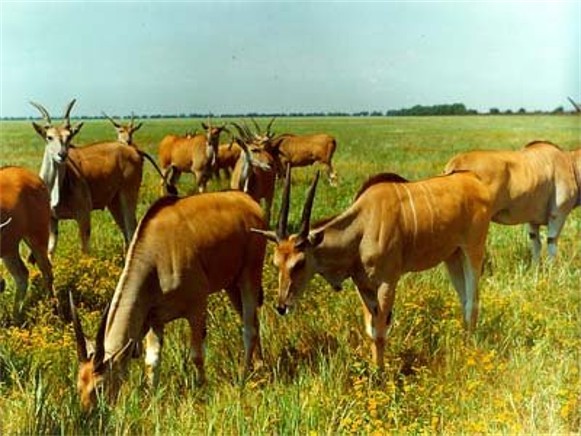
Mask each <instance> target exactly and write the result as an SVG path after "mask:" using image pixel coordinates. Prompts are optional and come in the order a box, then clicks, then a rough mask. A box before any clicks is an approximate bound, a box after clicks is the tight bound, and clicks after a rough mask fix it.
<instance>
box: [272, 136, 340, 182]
mask: <svg viewBox="0 0 581 436" xmlns="http://www.w3.org/2000/svg"><path fill="white" fill-rule="evenodd" d="M272 146H273V147H275V148H276V149H277V150H278V152H279V155H280V162H281V165H280V166H279V170H282V169H283V168H284V167H285V166H286V165H287V164H290V166H291V167H303V166H307V165H312V164H314V163H316V162H317V163H319V164H321V165H323V167H324V168H325V171H326V173H327V178H328V180H329V184H330V185H331V186H335V185H336V183H337V173H336V172H335V170H334V169H333V164H332V162H331V160H332V159H333V154H334V153H335V149H336V148H337V141H336V140H335V138H334V137H332V136H331V135H327V134H325V133H320V134H315V135H294V134H290V133H284V134H280V135H277V136H276V137H274V138H273V139H272ZM281 172H282V171H281Z"/></svg>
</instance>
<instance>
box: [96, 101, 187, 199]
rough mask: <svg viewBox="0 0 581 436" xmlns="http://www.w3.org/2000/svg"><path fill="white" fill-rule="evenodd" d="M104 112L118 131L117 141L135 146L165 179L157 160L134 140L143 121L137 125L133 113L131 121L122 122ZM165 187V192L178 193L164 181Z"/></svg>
mask: <svg viewBox="0 0 581 436" xmlns="http://www.w3.org/2000/svg"><path fill="white" fill-rule="evenodd" d="M102 113H103V116H104V117H105V118H107V119H108V120H109V121H110V122H111V124H113V127H114V128H115V131H116V132H117V142H119V143H121V144H124V145H128V146H130V147H133V148H135V150H136V151H137V153H139V155H140V156H141V157H143V158H145V159H147V160H148V161H149V162H150V163H151V165H153V169H155V171H157V173H158V174H159V176H160V177H161V178H162V181H163V180H164V175H163V173H162V171H161V170H160V169H159V166H158V165H157V163H156V162H155V160H154V159H153V158H152V157H151V156H150V155H149V154H148V153H146V152H145V151H143V150H141V149H139V147H138V146H137V144H135V142H134V141H133V134H134V133H135V132H136V131H138V130H139V129H140V128H141V126H142V125H143V123H139V124H137V125H135V119H134V116H133V114H131V121H130V122H129V123H128V124H121V123H120V122H118V121H115V120H114V119H113V118H111V117H110V116H109V115H107V114H106V113H105V112H102ZM164 189H165V192H164V194H170V195H177V190H176V189H175V187H174V186H171V185H169V184H166V183H164Z"/></svg>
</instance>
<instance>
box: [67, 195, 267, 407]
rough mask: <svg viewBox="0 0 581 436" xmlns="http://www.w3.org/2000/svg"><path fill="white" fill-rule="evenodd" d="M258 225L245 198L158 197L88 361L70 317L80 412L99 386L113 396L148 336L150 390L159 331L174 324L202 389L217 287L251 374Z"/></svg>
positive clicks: (258, 215)
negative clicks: (186, 338)
mask: <svg viewBox="0 0 581 436" xmlns="http://www.w3.org/2000/svg"><path fill="white" fill-rule="evenodd" d="M255 227H258V228H259V229H264V228H265V227H266V226H265V223H264V218H263V213H262V210H261V209H260V207H259V206H258V205H257V204H256V202H254V200H252V198H250V196H248V195H247V194H245V193H243V192H237V191H225V192H215V193H206V194H200V195H193V196H190V197H185V198H178V197H163V198H161V199H159V200H158V201H157V202H156V203H154V204H153V206H151V208H150V209H149V210H148V211H147V212H146V214H145V216H144V217H143V219H142V220H141V222H140V224H139V226H138V228H137V231H136V233H135V235H134V237H133V240H132V241H131V245H130V247H129V250H128V253H127V258H126V261H125V267H124V269H123V272H122V274H121V277H120V279H119V283H118V284H117V288H116V290H115V293H114V295H113V299H112V301H111V305H110V310H109V312H108V315H107V316H106V317H105V318H104V319H103V320H102V323H101V327H100V328H99V332H100V333H99V334H98V335H97V341H96V345H95V349H96V351H95V353H94V354H93V355H92V356H90V355H89V354H88V353H87V348H86V344H85V338H84V335H83V333H82V328H81V326H80V323H79V322H78V317H76V316H75V317H74V318H73V320H74V325H75V333H76V339H77V352H78V357H79V359H80V363H81V366H80V368H79V377H78V390H79V393H80V397H81V402H82V404H83V406H84V407H86V408H90V406H91V405H92V404H93V403H94V402H95V389H96V388H97V387H99V386H102V385H109V389H111V392H110V393H111V394H114V391H115V388H116V386H115V385H116V383H114V381H115V380H117V379H118V376H119V374H122V372H123V371H122V369H123V368H124V367H125V364H126V358H127V357H128V355H129V354H131V353H130V350H131V348H132V344H134V343H137V342H139V341H141V339H142V338H143V337H144V335H145V334H146V333H147V336H146V350H145V364H146V368H147V372H148V376H149V381H150V382H151V384H152V385H154V386H155V385H156V383H157V379H158V369H159V363H160V357H161V348H162V342H163V329H164V325H165V324H167V323H168V322H170V321H172V320H174V319H177V318H185V319H187V320H188V322H189V324H190V328H191V354H192V357H193V360H194V363H195V366H196V369H197V372H198V380H199V381H200V382H201V383H203V382H204V379H205V375H204V356H203V349H204V338H205V336H206V316H207V305H208V296H209V295H210V294H211V293H214V292H217V291H220V290H221V289H225V290H226V293H227V294H228V297H229V298H230V301H231V303H232V305H233V306H234V308H235V309H236V311H237V312H238V314H239V315H240V316H241V318H242V321H243V324H244V334H243V337H244V363H245V368H246V369H247V370H248V369H250V368H251V365H252V358H253V355H255V352H256V354H257V355H258V358H259V359H260V358H261V355H262V352H261V348H260V338H259V326H258V316H257V310H258V307H259V306H261V305H262V300H263V294H262V286H261V282H262V267H263V262H264V254H265V248H266V247H265V246H266V242H265V240H264V239H263V238H262V237H260V236H258V235H256V234H254V233H252V232H251V231H250V229H251V228H255ZM73 312H75V310H74V307H73ZM75 319H76V320H75ZM255 357H256V356H255Z"/></svg>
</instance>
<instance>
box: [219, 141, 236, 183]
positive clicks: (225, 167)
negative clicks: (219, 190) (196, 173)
mask: <svg viewBox="0 0 581 436" xmlns="http://www.w3.org/2000/svg"><path fill="white" fill-rule="evenodd" d="M241 152H242V149H241V148H240V145H238V143H237V142H236V141H231V142H229V143H227V144H220V146H219V147H218V155H217V156H216V168H215V170H214V175H215V176H216V178H218V179H219V178H220V172H221V171H223V172H224V174H225V175H226V178H227V179H230V177H231V172H232V170H233V169H234V167H235V166H236V162H237V161H238V158H239V157H240V154H241Z"/></svg>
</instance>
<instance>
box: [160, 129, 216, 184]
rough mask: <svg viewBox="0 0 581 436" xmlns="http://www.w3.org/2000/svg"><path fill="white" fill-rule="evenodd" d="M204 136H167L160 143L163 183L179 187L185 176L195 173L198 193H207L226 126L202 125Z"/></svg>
mask: <svg viewBox="0 0 581 436" xmlns="http://www.w3.org/2000/svg"><path fill="white" fill-rule="evenodd" d="M202 127H203V128H204V130H205V131H206V133H205V134H197V135H194V136H190V135H186V136H177V135H167V136H165V137H164V138H163V139H162V140H161V142H160V144H159V162H160V165H161V168H162V170H163V173H164V176H163V180H164V181H167V182H168V183H169V184H170V185H171V186H174V187H175V185H176V184H177V182H178V180H179V178H180V176H181V174H182V173H193V174H194V178H195V180H196V183H197V185H198V191H199V192H204V191H205V190H206V184H207V182H208V180H209V179H210V177H211V175H212V171H213V169H214V167H215V166H216V156H217V154H218V145H219V143H220V133H222V131H227V129H226V126H225V125H222V126H212V124H211V123H209V124H206V123H202Z"/></svg>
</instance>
